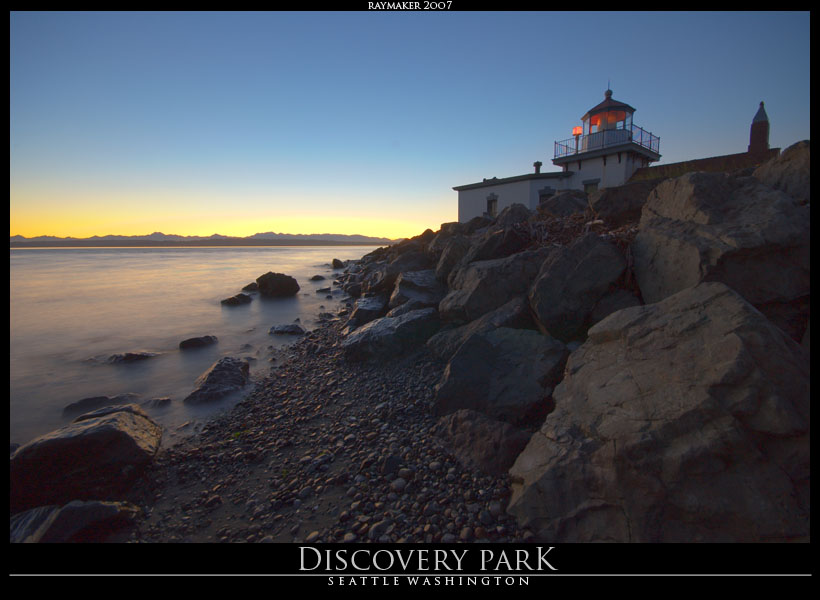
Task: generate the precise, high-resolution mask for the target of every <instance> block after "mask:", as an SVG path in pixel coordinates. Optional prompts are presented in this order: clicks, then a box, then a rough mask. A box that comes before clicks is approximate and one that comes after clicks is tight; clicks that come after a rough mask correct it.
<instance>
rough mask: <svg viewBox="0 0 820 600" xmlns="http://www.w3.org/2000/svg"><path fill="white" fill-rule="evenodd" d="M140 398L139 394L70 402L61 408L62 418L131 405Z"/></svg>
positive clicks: (96, 397) (94, 397) (93, 397)
mask: <svg viewBox="0 0 820 600" xmlns="http://www.w3.org/2000/svg"><path fill="white" fill-rule="evenodd" d="M139 398H140V395H139V394H133V393H128V394H118V395H117V396H92V397H90V398H83V399H82V400H77V401H76V402H72V403H71V404H69V405H67V406H66V407H65V408H63V416H64V417H73V416H76V415H81V414H83V413H87V412H88V411H90V410H95V409H97V408H101V407H103V406H114V405H117V404H132V403H134V402H137V401H138V400H139Z"/></svg>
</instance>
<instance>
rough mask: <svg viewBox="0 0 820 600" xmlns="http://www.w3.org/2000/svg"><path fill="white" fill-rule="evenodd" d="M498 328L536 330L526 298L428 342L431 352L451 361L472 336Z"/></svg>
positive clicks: (440, 332) (438, 335) (520, 297)
mask: <svg viewBox="0 0 820 600" xmlns="http://www.w3.org/2000/svg"><path fill="white" fill-rule="evenodd" d="M498 327H509V328H511V329H535V323H534V322H533V320H532V316H531V315H530V307H529V303H528V302H527V300H526V298H524V297H523V296H519V297H517V298H513V299H512V300H510V301H509V302H507V303H506V304H504V305H502V306H500V307H498V308H496V309H495V310H493V311H490V312H488V313H486V314H485V315H483V316H481V317H479V318H478V319H476V320H475V321H472V322H470V323H468V324H466V325H462V326H461V327H456V328H455V329H447V330H445V331H439V332H438V333H437V334H436V335H434V336H433V337H431V338H430V339H429V340H427V347H428V348H429V349H430V351H431V352H432V353H433V354H435V355H436V356H438V357H439V358H441V359H443V360H450V358H451V357H452V356H453V354H455V352H456V350H458V349H459V347H461V344H463V343H464V342H465V341H466V340H467V339H468V338H469V337H470V336H472V335H473V334H476V333H484V332H487V331H492V330H493V329H497V328H498Z"/></svg>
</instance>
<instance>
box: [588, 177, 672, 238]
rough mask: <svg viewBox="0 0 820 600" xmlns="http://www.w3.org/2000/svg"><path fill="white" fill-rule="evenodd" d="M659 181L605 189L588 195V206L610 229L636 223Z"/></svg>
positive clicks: (637, 182) (638, 182)
mask: <svg viewBox="0 0 820 600" xmlns="http://www.w3.org/2000/svg"><path fill="white" fill-rule="evenodd" d="M660 181H661V180H659V179H653V180H649V181H636V182H633V183H627V184H624V185H621V186H618V187H611V188H605V189H603V190H598V191H597V192H593V193H591V194H590V195H589V205H590V207H591V208H592V210H593V211H595V214H596V215H597V217H598V218H599V219H603V220H604V221H606V223H607V224H609V225H610V226H612V227H620V226H621V225H624V224H626V223H633V222H637V221H638V220H640V218H641V210H642V209H643V206H644V204H646V200H647V198H648V197H649V193H650V192H651V191H652V190H653V189H655V187H656V186H657V185H658V184H659V183H660Z"/></svg>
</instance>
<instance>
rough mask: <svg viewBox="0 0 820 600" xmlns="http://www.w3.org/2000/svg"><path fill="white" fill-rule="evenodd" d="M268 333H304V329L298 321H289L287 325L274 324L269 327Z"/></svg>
mask: <svg viewBox="0 0 820 600" xmlns="http://www.w3.org/2000/svg"><path fill="white" fill-rule="evenodd" d="M268 333H270V334H272V335H305V330H304V328H302V326H301V325H299V324H298V323H289V324H287V325H275V326H274V327H271V328H270V331H269V332H268Z"/></svg>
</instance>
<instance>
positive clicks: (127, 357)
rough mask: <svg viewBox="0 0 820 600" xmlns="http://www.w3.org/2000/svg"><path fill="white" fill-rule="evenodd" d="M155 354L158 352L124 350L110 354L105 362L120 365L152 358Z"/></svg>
mask: <svg viewBox="0 0 820 600" xmlns="http://www.w3.org/2000/svg"><path fill="white" fill-rule="evenodd" d="M155 356H159V354H158V353H156V352H125V353H124V354H112V355H111V356H109V357H108V360H107V361H106V362H108V363H111V364H112V365H121V364H127V363H132V362H138V361H141V360H148V359H149V358H154V357H155Z"/></svg>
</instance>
